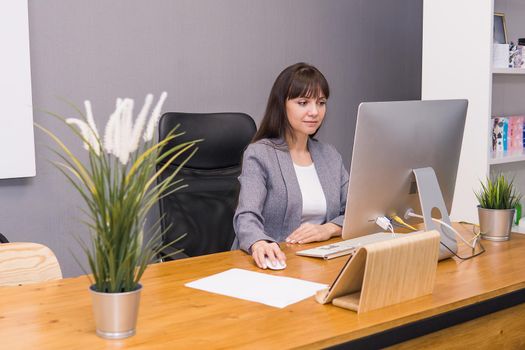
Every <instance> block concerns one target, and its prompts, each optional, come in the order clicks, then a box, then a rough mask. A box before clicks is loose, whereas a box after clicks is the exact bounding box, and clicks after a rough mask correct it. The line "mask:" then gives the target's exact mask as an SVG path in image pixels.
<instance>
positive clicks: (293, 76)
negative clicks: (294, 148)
mask: <svg viewBox="0 0 525 350" xmlns="http://www.w3.org/2000/svg"><path fill="white" fill-rule="evenodd" d="M321 95H324V97H326V98H327V99H328V97H329V95H330V88H329V87H328V82H327V81H326V78H325V77H324V75H323V74H322V73H321V72H320V71H319V70H318V69H317V68H315V67H314V66H312V65H310V64H307V63H303V62H299V63H296V64H293V65H291V66H289V67H287V68H285V69H284V70H283V71H282V72H281V73H280V74H279V76H278V77H277V79H275V82H274V83H273V86H272V90H271V91H270V96H269V97H268V104H267V105H266V111H265V112H264V117H263V120H262V122H261V125H260V126H259V130H257V132H256V133H255V136H254V137H253V140H252V142H256V141H259V140H261V139H264V138H284V137H285V136H286V135H287V133H289V134H290V135H293V133H292V127H291V126H290V123H289V122H288V118H287V116H286V101H287V100H291V99H294V98H297V97H305V98H312V97H316V98H317V97H320V96H321ZM318 130H319V129H317V130H316V131H315V133H314V134H312V135H310V137H313V136H315V134H316V133H317V131H318Z"/></svg>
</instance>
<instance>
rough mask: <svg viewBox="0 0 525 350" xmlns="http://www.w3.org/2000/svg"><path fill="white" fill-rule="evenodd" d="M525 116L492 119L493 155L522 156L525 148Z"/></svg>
mask: <svg viewBox="0 0 525 350" xmlns="http://www.w3.org/2000/svg"><path fill="white" fill-rule="evenodd" d="M524 121H525V116H520V115H513V116H498V117H492V123H491V124H492V148H491V150H492V155H493V158H498V157H502V156H504V155H514V154H521V153H522V151H523V148H524V147H525V127H524V124H525V123H524Z"/></svg>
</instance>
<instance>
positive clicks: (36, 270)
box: [0, 242, 62, 286]
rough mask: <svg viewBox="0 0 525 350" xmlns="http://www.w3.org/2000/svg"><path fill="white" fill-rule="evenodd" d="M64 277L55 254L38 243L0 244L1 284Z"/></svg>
mask: <svg viewBox="0 0 525 350" xmlns="http://www.w3.org/2000/svg"><path fill="white" fill-rule="evenodd" d="M61 278H62V271H61V270H60V265H59V264H58V261H57V258H56V256H55V254H53V252H52V251H51V249H49V248H48V247H46V246H44V245H41V244H38V243H25V242H15V243H4V244H0V286H17V285H22V284H31V283H39V282H45V281H52V280H57V279H61Z"/></svg>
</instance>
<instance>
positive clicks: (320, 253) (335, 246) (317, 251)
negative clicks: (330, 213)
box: [295, 232, 406, 260]
mask: <svg viewBox="0 0 525 350" xmlns="http://www.w3.org/2000/svg"><path fill="white" fill-rule="evenodd" d="M403 236H406V234H398V233H390V232H378V233H372V234H370V235H366V236H361V237H357V238H352V239H348V240H345V241H341V242H337V243H330V244H326V245H322V246H319V247H315V248H311V249H306V250H300V251H298V252H296V253H295V254H297V255H301V256H309V257H313V258H323V259H326V260H328V259H333V258H337V257H340V256H344V255H350V254H353V253H354V252H355V251H356V250H357V249H358V248H359V247H361V246H364V245H367V244H371V243H376V242H382V241H387V240H390V239H396V238H399V237H403Z"/></svg>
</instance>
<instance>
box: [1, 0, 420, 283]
mask: <svg viewBox="0 0 525 350" xmlns="http://www.w3.org/2000/svg"><path fill="white" fill-rule="evenodd" d="M29 5H30V8H29V24H30V40H31V66H32V83H33V104H34V106H35V108H40V109H44V110H50V111H54V112H58V113H61V114H63V115H67V116H73V115H74V113H73V112H72V111H71V109H69V108H68V107H67V106H66V105H65V104H64V103H62V102H60V101H59V100H58V99H57V98H56V96H61V97H64V98H67V99H68V100H71V101H73V102H74V103H76V104H79V105H80V104H81V103H82V101H83V100H84V99H90V100H91V101H92V103H93V105H94V113H95V119H96V121H97V123H98V124H99V127H100V125H104V124H105V121H106V120H107V116H108V115H109V113H110V112H111V111H112V109H113V106H114V99H115V98H116V97H118V96H120V97H123V96H129V97H132V98H135V99H136V100H137V101H142V99H143V98H144V96H145V94H146V93H148V92H153V93H154V94H155V95H157V96H158V94H160V92H161V91H163V90H166V91H168V94H169V96H168V100H167V102H166V104H165V110H166V111H167V110H171V111H193V112H209V111H242V112H246V113H248V114H250V115H251V116H253V118H254V119H255V120H256V121H257V122H259V121H260V119H261V115H262V113H263V110H264V107H265V104H266V99H267V96H268V92H269V90H270V87H271V85H272V83H273V80H274V79H275V77H276V76H277V74H278V73H279V72H280V71H281V70H282V69H283V68H284V67H286V66H288V65H289V64H292V63H295V62H297V61H307V62H310V63H312V64H315V65H316V66H317V67H318V68H319V69H320V70H321V71H322V72H324V73H325V75H326V77H327V78H328V80H329V82H330V85H331V91H332V94H331V97H330V101H329V105H328V114H327V119H326V121H325V124H324V125H323V128H322V130H321V131H320V133H319V138H320V139H321V140H323V141H325V142H330V143H332V144H334V145H335V146H336V147H337V148H338V149H339V151H340V152H341V153H342V155H343V157H344V158H345V159H347V160H348V163H347V165H349V162H350V156H351V150H352V142H353V133H354V128H355V119H356V112H357V106H358V104H359V103H360V102H361V101H379V100H402V99H418V98H420V80H421V25H422V1H421V0H396V1H391V0H361V1H358V0H351V1H349V0H331V1H327V0H257V1H255V0H222V1H217V0H198V1H197V0H184V1H183V0H176V1H175V0H158V1H146V0H143V1H139V0H132V1H130V0H118V1H104V0H95V1H80V0H46V1H30V4H29ZM139 103H141V102H139ZM34 119H35V121H36V122H38V123H41V124H43V125H45V126H48V127H49V128H51V129H53V130H54V131H56V132H57V133H58V134H59V136H60V137H61V138H63V139H64V140H65V141H66V143H67V144H68V145H70V146H71V147H72V148H73V149H74V150H76V151H78V152H83V150H82V149H81V147H80V145H79V144H78V142H77V141H76V140H75V139H74V137H73V136H72V135H71V134H70V133H68V132H67V131H66V129H65V128H64V127H63V126H62V125H60V124H59V123H57V122H56V121H55V120H53V119H52V118H50V117H48V116H46V115H45V114H44V113H42V112H39V111H35V117H34ZM35 138H36V155H37V176H36V177H35V178H29V179H20V180H0V232H3V233H4V234H6V235H7V236H8V237H9V238H10V239H11V240H13V241H35V242H41V243H44V244H46V245H48V246H50V247H51V248H52V249H53V250H54V251H55V253H56V254H57V256H58V259H59V261H60V263H61V265H62V269H63V272H64V274H65V275H66V276H73V275H78V274H80V273H81V272H82V271H81V270H80V268H79V267H78V265H77V264H76V263H75V261H74V260H73V258H72V256H71V253H72V252H73V253H75V254H79V248H78V245H77V243H76V242H75V240H74V239H73V238H72V235H73V234H76V235H80V236H84V237H85V236H86V230H85V228H84V227H83V226H82V225H81V224H80V223H78V219H79V218H81V213H80V210H79V207H81V201H80V199H79V196H78V195H77V194H76V193H75V192H74V191H73V189H72V186H70V185H69V184H67V183H66V181H65V179H64V178H62V177H61V175H60V174H59V173H58V172H57V171H56V169H54V168H53V167H52V166H51V165H50V164H49V161H48V160H53V159H56V157H54V156H53V154H52V153H51V152H50V151H49V150H48V148H47V146H49V145H51V143H50V141H49V139H48V138H46V137H45V136H44V135H42V133H41V132H39V131H37V132H36V136H35Z"/></svg>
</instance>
